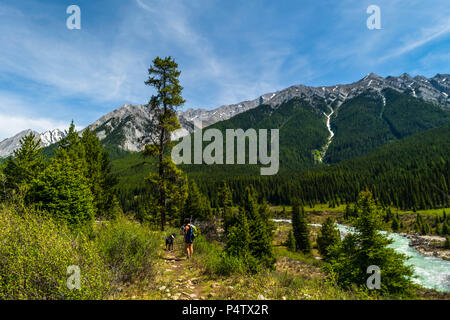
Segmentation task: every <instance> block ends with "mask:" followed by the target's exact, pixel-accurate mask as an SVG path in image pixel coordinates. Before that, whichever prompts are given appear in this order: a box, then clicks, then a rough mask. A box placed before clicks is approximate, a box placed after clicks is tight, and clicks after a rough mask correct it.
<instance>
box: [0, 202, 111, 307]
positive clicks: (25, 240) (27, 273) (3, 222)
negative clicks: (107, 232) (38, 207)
mask: <svg viewBox="0 0 450 320" xmlns="http://www.w3.org/2000/svg"><path fill="white" fill-rule="evenodd" d="M0 239H1V240H0V299H28V300H32V299H39V300H60V299H102V298H104V297H106V296H107V295H108V293H109V279H110V275H109V272H108V270H107V266H106V265H105V264H104V263H103V260H102V258H101V256H100V255H99V254H98V251H97V248H96V246H95V244H94V243H93V242H92V241H89V240H88V239H87V237H86V236H85V235H83V234H81V233H79V234H78V235H77V236H74V235H73V234H71V233H70V231H69V230H68V228H67V226H66V225H64V224H58V223H57V222H55V221H54V220H53V219H51V218H49V217H47V216H45V215H43V214H42V213H38V212H31V211H29V210H25V211H22V210H19V209H17V208H15V207H12V206H10V207H8V208H7V207H1V208H0ZM71 265H76V266H78V267H79V268H80V271H81V287H80V290H78V289H73V290H69V289H68V287H67V281H68V278H69V277H70V274H67V268H68V267H69V266H71Z"/></svg>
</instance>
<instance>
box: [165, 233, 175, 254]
mask: <svg viewBox="0 0 450 320" xmlns="http://www.w3.org/2000/svg"><path fill="white" fill-rule="evenodd" d="M174 240H175V233H172V234H171V235H170V236H168V237H167V238H166V250H170V251H173V241H174Z"/></svg>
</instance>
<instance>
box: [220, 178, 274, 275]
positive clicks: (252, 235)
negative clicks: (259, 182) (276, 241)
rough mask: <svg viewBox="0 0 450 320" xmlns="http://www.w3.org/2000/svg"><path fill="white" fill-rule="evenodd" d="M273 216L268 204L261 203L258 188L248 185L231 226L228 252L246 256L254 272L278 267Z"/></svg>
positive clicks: (245, 258) (228, 236) (228, 235)
mask: <svg viewBox="0 0 450 320" xmlns="http://www.w3.org/2000/svg"><path fill="white" fill-rule="evenodd" d="M269 217H270V214H269V213H268V207H267V206H266V205H265V204H262V205H260V204H258V202H257V194H256V191H255V190H254V188H253V187H251V186H250V187H247V188H246V190H245V195H244V200H243V203H242V207H241V208H240V209H239V214H238V217H237V219H236V221H235V223H234V224H233V225H231V226H229V232H228V234H227V240H226V243H227V247H226V252H227V253H228V254H231V255H235V256H240V257H242V258H244V260H245V261H246V263H247V267H248V271H250V272H257V271H259V270H260V269H261V268H268V269H273V267H274V264H275V261H276V258H275V255H274V252H273V247H272V241H273V224H272V223H271V221H270V220H269ZM247 225H248V227H247Z"/></svg>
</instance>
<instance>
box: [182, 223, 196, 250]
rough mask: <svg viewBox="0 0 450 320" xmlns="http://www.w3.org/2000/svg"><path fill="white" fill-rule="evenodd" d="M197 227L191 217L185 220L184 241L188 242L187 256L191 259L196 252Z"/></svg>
mask: <svg viewBox="0 0 450 320" xmlns="http://www.w3.org/2000/svg"><path fill="white" fill-rule="evenodd" d="M196 235H197V228H196V227H195V226H194V225H193V224H192V223H191V219H185V220H184V243H185V244H186V253H187V258H188V259H190V258H191V257H192V254H193V253H194V239H195V237H196Z"/></svg>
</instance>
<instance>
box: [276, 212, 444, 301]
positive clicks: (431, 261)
mask: <svg viewBox="0 0 450 320" xmlns="http://www.w3.org/2000/svg"><path fill="white" fill-rule="evenodd" d="M274 221H275V222H288V223H291V220H290V219H274ZM311 226H315V227H320V224H311ZM337 227H338V229H339V231H340V232H341V234H343V235H344V236H345V234H348V233H352V232H354V228H352V227H349V226H344V225H341V224H337ZM381 232H382V233H383V234H386V235H387V236H388V238H389V239H391V240H392V241H393V242H392V244H390V245H389V247H390V248H392V249H394V250H395V251H396V252H398V253H402V254H404V255H406V256H407V257H409V259H408V260H407V262H406V264H407V265H411V266H412V267H413V269H414V273H415V275H416V276H417V278H416V279H414V282H416V283H418V284H420V285H421V286H423V287H424V288H429V289H435V290H437V291H444V292H450V261H447V260H444V259H440V258H436V257H427V256H424V255H422V254H421V253H419V252H418V251H417V250H416V249H414V248H413V247H411V246H409V239H408V238H406V237H403V236H400V235H399V234H397V233H390V232H386V231H381Z"/></svg>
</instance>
